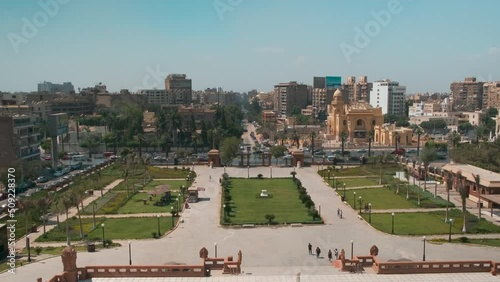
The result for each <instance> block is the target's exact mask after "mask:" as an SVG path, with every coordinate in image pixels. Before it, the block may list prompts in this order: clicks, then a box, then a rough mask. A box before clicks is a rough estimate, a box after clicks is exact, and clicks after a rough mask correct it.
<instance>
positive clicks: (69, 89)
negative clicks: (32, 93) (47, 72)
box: [38, 81, 75, 94]
mask: <svg viewBox="0 0 500 282" xmlns="http://www.w3.org/2000/svg"><path fill="white" fill-rule="evenodd" d="M38 92H47V93H49V94H56V93H62V94H73V93H75V87H74V86H73V84H72V83H71V82H63V83H62V84H58V83H52V82H49V81H44V82H41V83H38Z"/></svg>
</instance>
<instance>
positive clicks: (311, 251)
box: [307, 243, 313, 255]
mask: <svg viewBox="0 0 500 282" xmlns="http://www.w3.org/2000/svg"><path fill="white" fill-rule="evenodd" d="M307 248H308V249H309V254H310V255H312V254H313V245H311V243H309V245H307Z"/></svg>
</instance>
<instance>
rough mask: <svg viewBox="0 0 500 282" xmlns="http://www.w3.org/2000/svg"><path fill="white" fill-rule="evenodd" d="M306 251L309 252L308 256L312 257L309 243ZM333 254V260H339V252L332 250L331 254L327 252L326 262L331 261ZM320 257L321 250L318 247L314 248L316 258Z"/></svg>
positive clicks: (329, 251)
mask: <svg viewBox="0 0 500 282" xmlns="http://www.w3.org/2000/svg"><path fill="white" fill-rule="evenodd" d="M307 249H308V250H309V254H310V255H312V254H313V252H312V245H311V243H309V244H308V245H307ZM334 254H335V260H337V259H338V258H339V251H338V250H337V249H335V250H333V253H332V250H331V249H330V250H328V260H329V261H332V260H333V255H334ZM320 255H321V249H320V248H319V246H318V247H316V258H319V256H320Z"/></svg>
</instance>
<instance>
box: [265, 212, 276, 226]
mask: <svg viewBox="0 0 500 282" xmlns="http://www.w3.org/2000/svg"><path fill="white" fill-rule="evenodd" d="M265 218H266V220H267V221H268V222H269V224H272V223H273V220H274V219H275V218H276V216H275V215H274V214H273V213H268V214H266V215H265Z"/></svg>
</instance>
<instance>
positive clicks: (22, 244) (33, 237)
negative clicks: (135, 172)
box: [16, 179, 123, 250]
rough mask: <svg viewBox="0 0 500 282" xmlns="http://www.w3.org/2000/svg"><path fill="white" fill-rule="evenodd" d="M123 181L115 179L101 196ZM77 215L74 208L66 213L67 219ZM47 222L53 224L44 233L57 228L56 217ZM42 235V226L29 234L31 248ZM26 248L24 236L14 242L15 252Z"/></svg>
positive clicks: (60, 217) (36, 244)
mask: <svg viewBox="0 0 500 282" xmlns="http://www.w3.org/2000/svg"><path fill="white" fill-rule="evenodd" d="M122 181H123V179H117V180H115V181H113V182H112V183H111V184H109V185H107V186H106V187H104V189H103V195H104V194H106V193H107V192H108V191H109V190H111V189H113V188H114V187H116V186H117V185H118V184H120V183H121V182H122ZM100 196H101V193H100V192H99V193H94V195H90V196H89V197H87V198H86V199H85V200H84V201H83V206H84V207H86V206H88V205H89V204H90V203H92V202H93V201H94V200H95V199H97V198H99V197H100ZM77 214H78V210H77V209H76V207H72V208H71V209H69V212H68V215H69V218H71V217H73V216H76V215H77ZM59 219H60V220H61V219H62V220H66V215H61V216H59ZM47 222H54V223H53V224H47V225H46V226H45V231H46V232H49V231H50V230H51V229H53V228H54V227H56V226H57V216H55V215H53V216H51V217H49V218H48V219H47ZM42 235H43V226H40V227H39V228H38V231H37V232H33V233H30V234H29V237H30V242H31V244H30V245H31V246H33V247H34V246H38V245H39V243H36V242H35V240H36V239H37V238H38V237H40V236H42ZM25 247H26V236H23V237H21V238H19V239H18V240H17V241H16V249H17V250H21V249H24V248H25Z"/></svg>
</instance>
